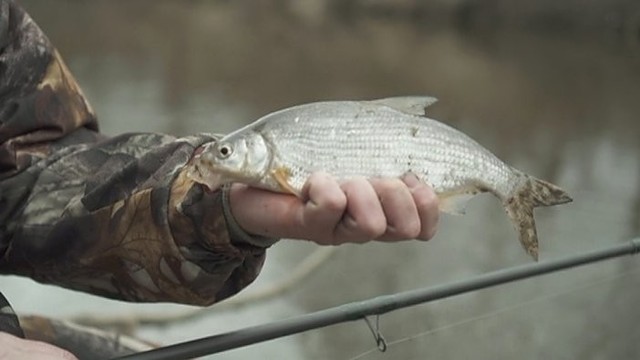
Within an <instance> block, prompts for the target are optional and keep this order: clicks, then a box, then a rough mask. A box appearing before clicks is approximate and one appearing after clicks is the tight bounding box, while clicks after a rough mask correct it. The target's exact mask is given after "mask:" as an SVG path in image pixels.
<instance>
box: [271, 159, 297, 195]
mask: <svg viewBox="0 0 640 360" xmlns="http://www.w3.org/2000/svg"><path fill="white" fill-rule="evenodd" d="M271 176H272V177H273V179H274V180H275V181H276V182H277V183H278V185H280V188H281V190H282V191H283V192H285V193H290V194H293V195H295V196H297V197H300V192H299V191H298V190H296V189H294V188H293V186H291V184H289V178H290V177H291V170H289V169H288V168H286V167H284V166H281V167H279V168H277V169H274V170H272V171H271Z"/></svg>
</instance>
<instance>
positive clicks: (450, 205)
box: [438, 194, 475, 215]
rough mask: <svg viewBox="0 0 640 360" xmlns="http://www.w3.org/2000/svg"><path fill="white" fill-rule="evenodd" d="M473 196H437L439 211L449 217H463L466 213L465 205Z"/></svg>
mask: <svg viewBox="0 0 640 360" xmlns="http://www.w3.org/2000/svg"><path fill="white" fill-rule="evenodd" d="M474 195H475V194H455V195H449V196H439V197H438V198H439V200H440V205H439V207H440V211H442V212H444V213H447V214H451V215H464V214H466V212H467V203H468V202H469V199H471V198H472V197H473V196H474Z"/></svg>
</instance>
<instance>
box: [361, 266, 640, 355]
mask: <svg viewBox="0 0 640 360" xmlns="http://www.w3.org/2000/svg"><path fill="white" fill-rule="evenodd" d="M638 273H640V266H636V268H635V269H632V270H627V271H624V272H622V273H618V274H615V275H612V276H608V277H605V278H603V279H599V280H596V281H592V282H588V283H585V284H582V285H579V286H576V287H573V288H570V289H568V290H563V291H558V292H554V293H551V294H547V295H543V296H539V297H536V298H533V299H531V300H527V301H525V302H521V303H519V304H515V305H510V306H507V307H504V308H502V309H498V310H495V311H491V312H488V313H485V314H481V315H478V316H474V317H471V318H467V319H464V320H460V321H457V322H454V323H451V324H446V325H443V326H439V327H436V328H434V329H430V330H426V331H423V332H420V333H417V334H414V335H410V336H407V337H404V338H400V339H397V340H394V341H390V342H386V348H385V350H387V349H389V348H390V347H392V346H395V345H398V344H401V343H404V342H408V341H412V340H415V339H418V338H421V337H425V336H428V335H432V334H434V333H436V332H440V331H443V330H448V329H452V328H455V327H458V326H461V325H467V324H471V323H473V322H476V321H480V320H486V319H489V318H492V317H494V316H498V315H501V314H503V313H506V312H510V311H512V310H516V309H519V308H522V307H525V306H529V305H532V304H536V303H539V302H544V301H547V300H551V299H553V298H559V297H562V296H565V295H569V294H571V293H574V292H577V291H581V290H586V289H588V288H593V287H596V286H598V285H602V284H604V283H607V282H611V281H615V280H619V279H621V278H623V277H627V276H630V275H634V274H638ZM536 305H537V304H536ZM376 345H377V344H376ZM379 351H380V350H379V348H378V347H376V348H372V349H369V350H367V351H365V352H363V353H361V354H359V355H356V356H355V357H352V358H349V359H348V360H358V359H362V358H364V357H366V356H368V355H370V354H372V353H376V352H379Z"/></svg>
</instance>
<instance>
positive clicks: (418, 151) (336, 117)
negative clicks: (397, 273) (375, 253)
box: [188, 96, 571, 260]
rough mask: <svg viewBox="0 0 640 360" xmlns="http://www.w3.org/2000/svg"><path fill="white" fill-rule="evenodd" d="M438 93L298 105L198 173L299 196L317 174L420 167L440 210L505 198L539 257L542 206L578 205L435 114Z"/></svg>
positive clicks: (214, 151) (216, 154) (222, 146)
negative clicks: (431, 109)
mask: <svg viewBox="0 0 640 360" xmlns="http://www.w3.org/2000/svg"><path fill="white" fill-rule="evenodd" d="M436 101H437V100H436V99H435V98H432V97H419V96H416V97H395V98H387V99H379V100H372V101H327V102H317V103H311V104H305V105H299V106H294V107H291V108H287V109H284V110H280V111H277V112H274V113H271V114H268V115H266V116H264V117H262V118H260V119H259V120H257V121H256V122H254V123H252V124H249V125H247V126H245V127H243V128H241V129H239V130H237V131H234V132H232V133H230V134H228V135H226V136H224V137H223V138H222V139H220V140H219V141H217V142H215V143H211V144H208V145H207V146H206V147H205V148H204V149H203V151H202V152H201V153H200V154H198V155H196V156H195V157H194V159H193V161H192V162H191V165H190V170H189V172H188V174H189V177H191V178H192V179H193V180H194V181H196V182H199V183H202V184H204V185H206V186H208V187H209V188H211V189H214V188H217V187H219V186H220V185H221V184H223V183H227V182H241V183H246V184H249V185H252V186H257V187H261V188H264V189H268V190H272V191H276V192H283V193H291V194H295V195H299V194H300V191H301V189H302V187H303V185H304V183H305V181H306V179H307V178H308V177H309V175H310V174H311V173H312V172H314V171H325V172H327V173H329V174H332V175H333V176H334V177H336V178H338V179H346V178H349V177H354V176H365V177H368V178H373V177H400V176H403V175H405V174H407V173H413V174H415V175H416V176H417V177H418V178H420V179H421V180H423V181H425V182H427V183H428V184H430V185H431V186H432V187H433V189H434V190H435V192H436V193H437V194H438V197H439V199H440V204H441V210H442V211H445V212H450V213H464V203H466V200H468V199H469V197H471V196H473V195H475V194H478V193H481V192H487V191H488V192H490V193H492V194H494V195H495V196H496V197H498V198H499V199H500V200H501V201H502V204H503V206H504V208H505V210H506V212H507V214H508V216H509V217H510V219H511V221H512V222H513V225H514V227H515V228H516V230H517V231H518V233H519V239H520V242H521V244H522V246H523V247H524V249H525V250H526V251H527V253H529V254H530V255H531V256H532V257H533V258H534V259H536V260H537V258H538V238H537V233H536V227H535V221H534V218H533V208H534V207H537V206H550V205H556V204H562V203H567V202H570V201H571V198H570V197H569V195H568V194H567V193H566V192H565V191H564V190H562V189H560V188H559V187H557V186H555V185H553V184H550V183H548V182H545V181H542V180H539V179H536V178H534V177H532V176H529V175H527V174H525V173H523V172H521V171H519V170H516V169H514V168H512V167H510V166H509V165H507V164H505V163H504V162H502V161H501V160H500V159H498V158H497V157H496V156H495V155H493V154H492V153H491V152H490V151H488V150H487V149H485V148H484V147H482V146H481V145H480V144H478V143H477V142H475V141H474V140H473V139H471V138H470V137H468V136H467V135H465V134H463V133H462V132H460V131H458V130H456V129H454V128H452V127H450V126H448V125H445V124H443V123H440V122H438V121H436V120H432V119H429V118H427V117H426V115H425V108H427V107H428V106H430V105H431V104H433V103H435V102H436Z"/></svg>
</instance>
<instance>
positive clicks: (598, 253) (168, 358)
mask: <svg viewBox="0 0 640 360" xmlns="http://www.w3.org/2000/svg"><path fill="white" fill-rule="evenodd" d="M637 253H640V238H636V239H632V240H630V241H628V242H625V243H622V244H617V245H613V246H610V247H607V248H604V249H600V250H595V251H591V252H587V253H584V254H578V255H573V256H568V257H565V258H562V259H558V260H550V261H545V262H540V263H536V264H527V265H522V266H516V267H512V268H508V269H503V270H498V271H493V272H490V273H486V274H483V275H479V276H476V277H473V278H470V279H466V280H461V281H457V282H452V283H448V284H443V285H437V286H433V287H428V288H421V289H416V290H409V291H404V292H400V293H397V294H391V295H383V296H378V297H375V298H372V299H368V300H363V301H358V302H352V303H347V304H344V305H340V306H336V307H332V308H328V309H325V310H320V311H317V312H313V313H309V314H305V315H300V316H296V317H293V318H290V319H285V320H280V321H275V322H271V323H267V324H263V325H258V326H253V327H248V328H245V329H240V330H236V331H232V332H228V333H223V334H218V335H213V336H209V337H205V338H201V339H196V340H191V341H187V342H183V343H178V344H175V345H169V346H165V347H161V348H158V349H153V350H149V351H145V352H140V353H136V354H132V355H127V356H124V357H120V358H117V359H116V360H173V359H187V358H193V357H199V356H204V355H210V354H216V353H219V352H223V351H227V350H231V349H236V348H239V347H243V346H247V345H252V344H256V343H260V342H264V341H268V340H273V339H277V338H280V337H284V336H289V335H293V334H297V333H301V332H305V331H308V330H313V329H318V328H322V327H326V326H330V325H335V324H338V323H343V322H348V321H356V320H363V319H364V320H365V321H366V322H367V325H368V326H369V328H370V329H371V331H372V333H373V335H374V337H375V340H376V342H377V345H378V348H379V349H380V350H381V351H384V350H385V349H386V343H385V342H384V339H383V338H382V336H381V335H380V333H379V331H378V324H377V321H376V326H375V329H374V327H373V326H372V324H371V322H370V321H369V318H368V317H369V316H379V315H382V314H385V313H387V312H390V311H393V310H397V309H401V308H405V307H409V306H413V305H418V304H422V303H426V302H430V301H434V300H439V299H444V298H448V297H451V296H456V295H460V294H463V293H467V292H471V291H476V290H480V289H484V288H488V287H492V286H496V285H501V284H505V283H509V282H513V281H516V280H523V279H526V278H530V277H534V276H539V275H544V274H547V273H551V272H557V271H561V270H565V269H569V268H572V267H576V266H582V265H587V264H591V263H595V262H599V261H603V260H608V259H613V258H617V257H621V256H624V255H634V254H637Z"/></svg>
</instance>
